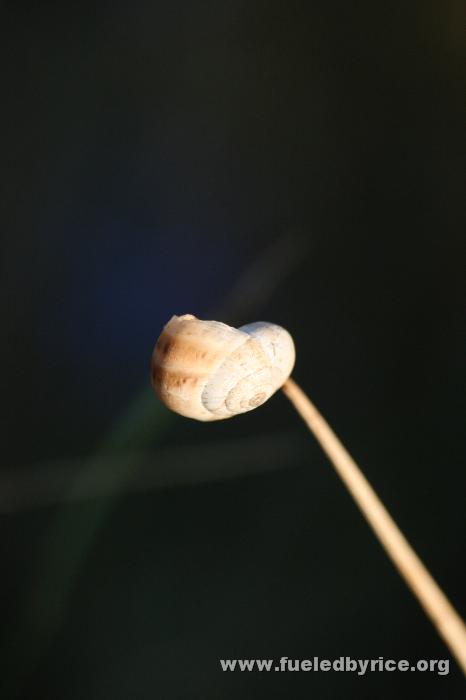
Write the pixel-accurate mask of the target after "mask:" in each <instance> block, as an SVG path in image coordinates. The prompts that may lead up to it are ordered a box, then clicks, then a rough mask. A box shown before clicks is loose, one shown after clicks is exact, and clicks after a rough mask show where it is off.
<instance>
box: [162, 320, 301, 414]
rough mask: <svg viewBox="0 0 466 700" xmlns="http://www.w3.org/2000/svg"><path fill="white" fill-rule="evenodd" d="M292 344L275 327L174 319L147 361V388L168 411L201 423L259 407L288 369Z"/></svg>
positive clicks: (289, 370)
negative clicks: (149, 363)
mask: <svg viewBox="0 0 466 700" xmlns="http://www.w3.org/2000/svg"><path fill="white" fill-rule="evenodd" d="M294 359H295V350H294V344H293V340H292V338H291V336H290V334H289V333H288V332H287V331H285V329H283V328H281V327H280V326H277V325H276V324H271V323H265V322H259V323H252V324H248V325H247V326H242V327H241V328H239V329H236V328H232V327H231V326H227V325H226V324H224V323H220V322H218V321H201V320H199V319H197V318H196V317H194V316H192V315H190V314H186V315H184V316H173V318H172V319H171V320H170V321H169V322H168V323H167V325H166V326H165V328H164V329H163V331H162V333H161V335H160V337H159V339H158V341H157V344H156V346H155V349H154V353H153V356H152V383H153V387H154V390H155V392H156V393H157V395H158V396H159V398H160V399H161V400H162V401H163V403H165V404H166V405H167V406H168V407H169V408H171V409H172V410H174V411H176V412H177V413H180V414H181V415H184V416H187V417H189V418H195V419H197V420H201V421H210V420H220V419H223V418H230V417H231V416H233V415H236V414H238V413H244V412H246V411H250V410H252V409H253V408H256V407H257V406H260V405H261V404H262V403H264V401H266V400H267V399H268V398H269V397H270V396H271V395H272V394H273V393H275V391H277V390H278V389H279V388H280V387H281V386H282V384H283V383H284V382H285V381H286V379H287V378H288V376H289V375H290V373H291V370H292V369H293V365H294Z"/></svg>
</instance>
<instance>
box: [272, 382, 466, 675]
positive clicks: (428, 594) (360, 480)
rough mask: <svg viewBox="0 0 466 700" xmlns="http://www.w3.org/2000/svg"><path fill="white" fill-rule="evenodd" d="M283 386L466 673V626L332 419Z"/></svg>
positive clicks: (302, 395) (292, 386) (300, 393)
mask: <svg viewBox="0 0 466 700" xmlns="http://www.w3.org/2000/svg"><path fill="white" fill-rule="evenodd" d="M283 391H284V393H285V395H286V396H287V397H288V399H289V400H290V401H291V403H292V404H293V406H294V407H295V408H296V410H297V411H298V413H299V414H300V415H301V417H302V419H303V420H304V422H305V423H306V425H307V426H308V428H309V430H311V432H312V433H314V435H315V437H316V438H317V440H318V442H319V443H320V445H321V447H322V449H323V450H324V452H325V453H326V454H327V456H328V457H329V459H330V461H331V462H332V464H333V466H334V467H335V469H336V471H337V473H338V474H339V476H340V478H341V479H342V481H343V482H344V484H345V485H346V487H347V488H348V490H349V492H350V493H351V495H352V496H353V498H354V500H355V501H356V503H357V505H358V507H359V509H360V510H361V512H362V514H363V515H364V517H365V518H366V520H367V522H368V523H369V525H370V526H371V527H372V529H373V531H374V532H375V534H376V535H377V537H378V539H379V540H380V542H381V544H382V546H383V547H384V549H385V551H386V552H387V554H388V556H389V557H390V559H391V560H392V562H393V563H394V564H395V566H396V568H397V569H398V571H399V572H400V574H401V576H402V577H403V578H404V580H405V581H406V583H407V585H408V587H409V588H410V589H411V590H412V592H413V593H414V595H415V596H416V597H417V599H418V601H419V603H420V604H421V606H422V607H423V608H424V610H425V612H426V613H427V615H428V617H430V619H431V620H432V622H433V624H434V626H435V627H436V628H437V630H438V632H439V634H440V636H441V637H442V638H443V640H444V641H445V643H446V645H447V646H448V648H449V649H450V651H451V653H452V654H453V656H454V657H455V658H456V660H457V661H458V663H459V665H460V666H461V668H462V669H463V672H464V673H465V674H466V627H465V625H464V622H463V621H462V619H461V617H460V616H459V615H458V613H457V612H456V610H455V609H454V607H453V606H452V605H451V603H450V601H449V600H448V598H447V597H446V596H445V594H444V593H443V591H442V590H441V588H440V587H439V586H438V585H437V583H436V582H435V581H434V579H433V578H432V576H431V575H430V573H429V572H428V570H427V569H426V567H425V566H424V564H423V563H422V561H421V560H420V559H419V557H418V556H417V554H416V552H415V551H414V550H413V548H412V547H411V545H410V544H409V542H408V541H407V540H406V538H405V537H404V535H403V533H402V532H401V530H400V529H399V528H398V526H397V524H396V523H395V521H394V520H393V518H392V517H391V515H390V514H389V513H388V511H387V509H386V508H385V506H384V505H383V503H382V502H381V500H380V499H379V497H378V496H377V494H376V493H375V491H374V489H373V488H372V486H371V485H370V484H369V482H368V481H367V479H366V477H365V476H364V474H363V473H362V472H361V470H360V468H359V467H358V465H357V464H356V462H355V461H354V459H353V458H352V457H351V455H350V454H349V453H348V452H347V451H346V449H345V448H344V447H343V445H342V444H341V442H340V440H339V439H338V438H337V436H336V435H335V433H334V432H333V430H332V429H331V428H330V426H329V424H328V423H327V422H326V421H325V419H324V418H323V417H322V416H321V415H320V413H319V411H318V410H317V409H316V408H315V406H314V405H313V404H312V403H311V401H310V400H309V399H308V397H307V396H306V394H305V393H304V392H303V391H302V390H301V389H300V388H299V386H298V385H297V384H296V383H295V382H294V381H293V380H292V379H288V380H287V381H286V382H285V384H284V385H283Z"/></svg>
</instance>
